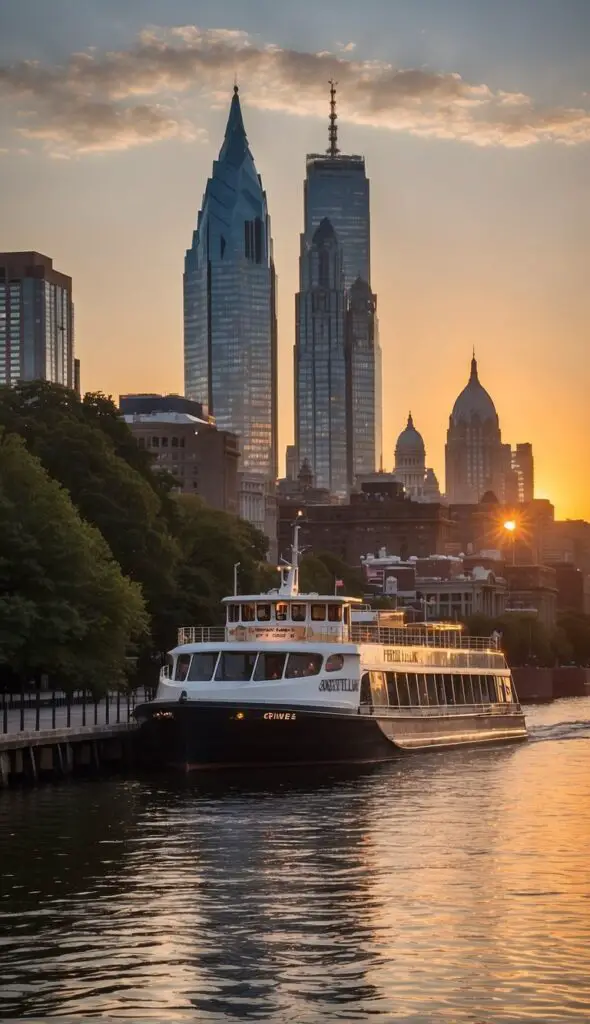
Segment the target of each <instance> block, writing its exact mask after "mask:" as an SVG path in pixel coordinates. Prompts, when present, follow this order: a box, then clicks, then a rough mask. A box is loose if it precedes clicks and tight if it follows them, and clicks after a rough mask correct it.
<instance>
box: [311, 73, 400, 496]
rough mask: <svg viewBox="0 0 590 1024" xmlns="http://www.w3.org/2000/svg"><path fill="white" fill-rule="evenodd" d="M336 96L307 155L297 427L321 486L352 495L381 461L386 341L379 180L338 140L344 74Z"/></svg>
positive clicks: (332, 92) (332, 97)
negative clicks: (381, 312) (376, 264)
mask: <svg viewBox="0 0 590 1024" xmlns="http://www.w3.org/2000/svg"><path fill="white" fill-rule="evenodd" d="M330 99H331V102H330V127H329V146H328V149H327V151H326V153H324V154H317V153H315V154H311V155H309V156H308V157H307V163H306V180H305V185H304V231H303V234H302V236H301V247H300V261H299V272H300V277H299V293H298V295H297V299H296V310H297V313H296V340H295V421H296V422H295V436H296V447H297V459H298V463H299V465H301V463H302V462H303V460H304V459H307V461H308V462H309V464H310V466H311V469H312V472H313V474H314V476H315V480H316V484H317V486H318V487H322V488H324V487H325V488H330V489H331V490H333V491H334V493H335V494H337V495H339V496H344V495H345V494H346V493H348V492H349V491H350V490H351V488H352V487H353V485H354V482H355V480H356V478H357V477H358V476H364V475H367V474H370V473H371V472H373V471H374V470H375V468H376V467H377V465H378V464H380V463H381V351H380V347H379V330H378V322H377V315H376V306H377V300H376V297H375V295H374V294H373V292H372V290H371V284H370V282H371V247H370V211H369V180H368V178H367V175H366V170H365V161H364V158H363V157H362V156H356V155H346V154H342V153H341V152H340V150H339V148H338V131H337V114H336V90H335V84H334V83H331V91H330ZM343 374H344V377H343ZM343 382H344V387H343V386H342V385H343ZM310 388H311V392H312V393H311V394H310V393H309V392H310ZM342 400H344V405H342ZM340 432H342V437H340V436H339V435H340ZM343 446H344V452H343ZM343 457H344V470H343V465H342V459H343Z"/></svg>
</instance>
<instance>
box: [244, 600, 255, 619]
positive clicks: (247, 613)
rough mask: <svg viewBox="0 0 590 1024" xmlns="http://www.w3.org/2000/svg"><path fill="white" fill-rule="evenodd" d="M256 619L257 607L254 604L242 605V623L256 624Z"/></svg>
mask: <svg viewBox="0 0 590 1024" xmlns="http://www.w3.org/2000/svg"><path fill="white" fill-rule="evenodd" d="M255 618H256V607H255V605H253V604H243V605H242V622H254V619H255Z"/></svg>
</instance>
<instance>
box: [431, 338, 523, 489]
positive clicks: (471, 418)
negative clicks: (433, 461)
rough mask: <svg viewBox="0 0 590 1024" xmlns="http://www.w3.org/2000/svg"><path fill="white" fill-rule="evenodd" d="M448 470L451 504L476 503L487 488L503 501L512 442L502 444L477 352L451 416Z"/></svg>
mask: <svg viewBox="0 0 590 1024" xmlns="http://www.w3.org/2000/svg"><path fill="white" fill-rule="evenodd" d="M445 469H446V497H447V501H448V502H449V503H450V504H455V505H461V504H465V505H475V504H477V503H478V502H479V501H480V499H481V497H482V495H483V494H485V492H486V491H493V492H494V494H496V495H497V496H498V498H499V499H500V500H501V501H502V500H504V491H505V481H506V473H507V472H508V471H510V445H503V444H502V435H501V433H500V422H499V420H498V414H497V412H496V407H495V405H494V403H493V401H492V399H491V398H490V396H489V394H488V392H487V391H486V389H485V388H484V387H483V385H482V384H481V383H480V380H479V376H478V372H477V360H476V358H475V353H474V355H473V359H472V360H471V375H470V377H469V380H468V382H467V385H466V387H464V388H463V390H462V392H461V394H460V395H459V397H458V398H457V401H456V402H455V404H454V406H453V411H452V413H451V415H450V418H449V429H448V431H447V443H446V447H445Z"/></svg>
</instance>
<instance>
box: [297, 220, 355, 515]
mask: <svg viewBox="0 0 590 1024" xmlns="http://www.w3.org/2000/svg"><path fill="white" fill-rule="evenodd" d="M299 280H300V291H299V294H298V295H297V297H296V334H297V343H296V345H295V403H296V409H297V415H296V438H295V443H296V446H297V455H298V458H299V461H300V463H303V462H304V460H307V462H308V463H309V465H310V467H311V469H312V472H313V475H314V477H315V483H316V487H320V488H326V489H327V490H330V491H332V493H333V494H337V495H340V496H342V497H344V496H345V495H346V493H347V486H348V460H347V424H346V408H347V402H346V350H345V338H344V330H345V308H346V292H345V289H344V281H343V272H342V246H341V245H340V244H339V242H338V239H337V238H336V233H335V231H334V228H333V227H332V224H331V222H330V221H329V220H328V219H327V218H324V220H322V221H321V223H320V224H319V226H318V227H317V228H316V229H315V231H314V233H313V236H312V238H311V240H310V241H307V240H306V238H305V236H302V238H301V255H300V258H299Z"/></svg>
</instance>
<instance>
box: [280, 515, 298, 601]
mask: <svg viewBox="0 0 590 1024" xmlns="http://www.w3.org/2000/svg"><path fill="white" fill-rule="evenodd" d="M302 515H303V512H301V511H299V512H298V513H297V519H296V520H295V522H294V523H293V545H292V547H291V564H290V565H289V566H288V570H287V572H286V574H285V575H284V576H283V574H282V573H281V577H282V578H281V589H280V591H279V593H280V594H281V596H282V597H296V596H297V594H298V593H299V555H300V554H301V549H300V547H299V530H300V529H301V527H300V525H299V520H300V519H301V516H302Z"/></svg>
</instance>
